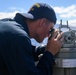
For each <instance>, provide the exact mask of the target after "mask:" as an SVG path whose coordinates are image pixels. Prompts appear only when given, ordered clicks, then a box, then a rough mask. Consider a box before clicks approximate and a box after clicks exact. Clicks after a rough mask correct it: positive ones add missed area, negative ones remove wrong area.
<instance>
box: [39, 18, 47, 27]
mask: <svg viewBox="0 0 76 75" xmlns="http://www.w3.org/2000/svg"><path fill="white" fill-rule="evenodd" d="M45 24H46V19H45V18H42V19H40V27H43V26H44V25H45Z"/></svg>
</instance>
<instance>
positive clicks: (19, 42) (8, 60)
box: [0, 13, 54, 75]
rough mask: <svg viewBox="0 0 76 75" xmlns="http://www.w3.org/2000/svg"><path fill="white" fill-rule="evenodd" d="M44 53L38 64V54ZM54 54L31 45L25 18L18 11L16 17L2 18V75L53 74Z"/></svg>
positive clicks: (0, 45)
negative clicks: (36, 61) (36, 62)
mask: <svg viewBox="0 0 76 75" xmlns="http://www.w3.org/2000/svg"><path fill="white" fill-rule="evenodd" d="M39 53H44V54H43V56H42V57H41V58H40V60H39V62H38V64H37V65H35V60H37V59H38V58H37V55H38V54H39ZM53 64H54V57H53V55H52V54H51V53H50V52H48V51H45V48H42V51H41V49H40V48H38V50H37V51H35V47H34V46H32V45H31V40H30V35H29V30H28V27H27V25H26V23H25V18H24V17H23V16H22V15H21V14H19V13H17V14H16V16H15V17H14V19H2V20H0V75H52V74H53Z"/></svg>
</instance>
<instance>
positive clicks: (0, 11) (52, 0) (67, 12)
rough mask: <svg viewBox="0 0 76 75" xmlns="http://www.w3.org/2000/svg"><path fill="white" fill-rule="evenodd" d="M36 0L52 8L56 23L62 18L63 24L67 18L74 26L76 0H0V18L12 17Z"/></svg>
mask: <svg viewBox="0 0 76 75" xmlns="http://www.w3.org/2000/svg"><path fill="white" fill-rule="evenodd" d="M37 2H43V3H47V4H49V5H50V6H51V7H53V8H54V10H55V12H56V15H57V24H59V23H60V20H61V19H62V21H63V24H66V21H67V20H68V23H69V25H72V26H76V0H0V19H1V18H6V17H9V18H10V17H11V18H13V17H14V15H15V14H16V13H17V12H27V11H28V10H29V8H30V7H31V6H32V5H33V4H35V3H37Z"/></svg>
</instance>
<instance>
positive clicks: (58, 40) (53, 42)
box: [46, 29, 64, 55]
mask: <svg viewBox="0 0 76 75" xmlns="http://www.w3.org/2000/svg"><path fill="white" fill-rule="evenodd" d="M63 40H64V37H63V32H60V33H59V30H58V29H56V30H54V33H53V35H52V37H51V39H48V43H47V45H46V51H49V52H51V53H52V54H53V55H55V54H56V53H58V52H59V50H60V48H61V46H62V44H63Z"/></svg>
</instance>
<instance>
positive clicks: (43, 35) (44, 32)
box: [36, 19, 54, 43]
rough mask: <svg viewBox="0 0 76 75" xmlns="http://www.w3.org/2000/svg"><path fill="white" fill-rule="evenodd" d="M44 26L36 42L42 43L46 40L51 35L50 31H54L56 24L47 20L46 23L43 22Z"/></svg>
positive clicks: (38, 33)
mask: <svg viewBox="0 0 76 75" xmlns="http://www.w3.org/2000/svg"><path fill="white" fill-rule="evenodd" d="M42 24H43V25H42V26H41V28H40V29H39V31H38V32H37V35H36V37H37V39H36V41H37V42H39V43H41V42H42V41H43V40H44V38H46V37H47V36H48V34H49V31H50V29H52V28H53V27H54V23H53V22H49V21H47V20H46V19H45V21H43V23H42Z"/></svg>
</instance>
